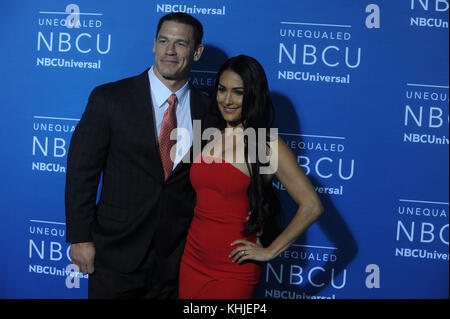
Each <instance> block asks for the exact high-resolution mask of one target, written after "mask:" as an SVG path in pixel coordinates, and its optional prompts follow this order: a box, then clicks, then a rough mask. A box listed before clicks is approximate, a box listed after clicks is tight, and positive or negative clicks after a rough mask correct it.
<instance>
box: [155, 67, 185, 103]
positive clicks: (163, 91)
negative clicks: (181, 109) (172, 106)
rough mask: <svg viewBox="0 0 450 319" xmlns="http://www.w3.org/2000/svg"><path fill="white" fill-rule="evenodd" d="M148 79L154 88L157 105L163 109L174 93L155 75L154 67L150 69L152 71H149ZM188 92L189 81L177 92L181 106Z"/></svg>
mask: <svg viewBox="0 0 450 319" xmlns="http://www.w3.org/2000/svg"><path fill="white" fill-rule="evenodd" d="M148 78H149V80H150V87H151V88H152V93H153V94H154V97H155V100H156V104H157V106H158V107H159V108H161V107H162V106H163V105H164V103H165V102H166V101H167V99H168V98H169V96H171V95H172V93H173V92H172V91H171V90H170V89H169V88H168V87H167V86H165V85H164V83H162V82H161V80H160V79H158V77H157V76H156V75H155V72H154V71H153V66H152V67H151V68H150V70H148ZM188 91H189V83H188V81H186V83H185V84H184V86H183V87H182V88H181V89H179V90H178V91H176V92H175V94H176V95H177V99H178V105H179V106H181V105H183V104H184V103H181V102H182V101H183V100H184V99H185V98H186V95H187V92H188Z"/></svg>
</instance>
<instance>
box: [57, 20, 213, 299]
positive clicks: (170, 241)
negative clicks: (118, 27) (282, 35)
mask: <svg viewBox="0 0 450 319" xmlns="http://www.w3.org/2000/svg"><path fill="white" fill-rule="evenodd" d="M202 36H203V27H202V25H201V23H200V22H199V21H198V20H197V19H195V18H193V17H192V16H190V15H188V14H184V13H172V14H168V15H166V16H164V17H162V18H161V20H160V21H159V24H158V29H157V34H156V38H155V40H154V47H153V52H154V53H155V60H154V64H153V66H152V68H150V69H148V70H146V71H145V72H144V73H142V74H140V75H138V76H135V77H131V78H127V79H123V80H120V81H117V82H114V83H108V84H105V85H101V86H99V87H97V88H95V89H94V90H93V91H92V93H91V95H90V97H89V102H88V104H87V106H86V109H85V112H84V113H83V116H82V118H81V119H80V122H79V123H78V126H77V127H76V129H75V131H74V133H73V136H72V139H71V143H70V148H69V152H68V159H67V179H66V193H65V200H66V236H67V238H66V240H67V242H69V243H71V258H72V262H73V263H74V264H76V265H78V266H79V267H80V269H81V271H82V272H83V273H84V274H86V273H89V288H88V292H89V293H88V294H89V298H141V297H143V298H176V297H177V293H178V291H177V290H178V267H179V262H180V258H181V254H182V251H183V248H184V244H185V237H186V234H187V229H188V227H189V224H190V221H191V218H192V216H193V209H194V205H195V193H194V190H193V188H192V186H191V184H190V180H189V168H190V163H192V157H193V155H192V152H191V151H190V150H189V148H190V147H191V145H192V142H193V139H194V138H200V137H199V136H193V134H192V133H193V132H192V130H193V129H192V128H193V121H194V120H204V119H205V117H206V113H207V111H206V110H207V107H206V101H204V100H203V96H202V95H201V94H200V92H198V91H197V90H196V89H195V88H194V87H193V86H192V85H191V83H190V82H188V76H189V72H190V68H191V64H192V62H194V61H197V60H198V59H200V56H201V55H202V52H203V45H202V44H201V40H202ZM173 94H175V95H176V97H173V99H172V98H170V99H169V97H170V96H171V95H173ZM172 105H173V107H172ZM169 109H170V110H172V111H173V112H174V113H171V114H174V115H173V117H176V124H175V125H177V128H183V129H184V130H185V132H186V131H187V132H190V140H189V139H188V140H187V142H186V140H185V142H184V143H185V144H186V143H187V145H179V144H180V143H177V144H176V149H174V150H176V153H175V154H172V157H171V161H172V162H173V163H170V168H169V170H168V171H167V172H166V175H167V176H165V171H164V168H163V166H165V167H166V166H167V165H165V164H164V163H166V162H167V161H166V160H165V159H167V154H163V151H161V150H160V147H161V145H163V144H164V143H163V142H161V139H162V136H161V135H167V134H166V133H164V134H161V131H162V130H163V127H164V126H165V125H166V124H164V122H165V121H166V120H165V119H166V118H165V116H166V114H168V112H169ZM172 111H170V112H172ZM204 123H205V122H204V121H203V122H202V128H203V129H204V128H206V127H205V126H203V124H204ZM186 146H187V147H186ZM186 150H187V151H186ZM189 154H190V157H191V161H181V159H182V158H183V157H184V158H186V157H187V156H189ZM101 178H102V179H103V181H102V188H101V193H100V197H99V200H98V203H96V202H97V191H98V185H99V181H100V179H101Z"/></svg>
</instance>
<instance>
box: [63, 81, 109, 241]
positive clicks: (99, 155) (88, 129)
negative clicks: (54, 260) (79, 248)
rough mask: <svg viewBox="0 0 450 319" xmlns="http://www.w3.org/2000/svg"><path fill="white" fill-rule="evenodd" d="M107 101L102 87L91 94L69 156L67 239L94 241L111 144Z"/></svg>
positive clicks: (76, 129) (71, 144)
mask: <svg viewBox="0 0 450 319" xmlns="http://www.w3.org/2000/svg"><path fill="white" fill-rule="evenodd" d="M107 111H108V110H107V103H106V99H105V94H104V90H103V89H102V87H97V88H95V89H94V90H93V91H92V93H91V95H90V96H89V101H88V104H87V106H86V109H85V111H84V113H83V115H82V117H81V119H80V121H79V123H78V125H77V126H76V128H75V130H74V132H73V135H72V138H71V141H70V146H69V152H68V155H67V170H66V187H65V209H66V241H67V242H69V243H79V242H89V241H92V236H91V224H92V220H93V218H94V217H95V214H96V199H97V192H98V185H99V181H100V177H101V173H102V170H103V167H104V165H105V162H106V157H107V152H108V145H109V137H110V130H109V121H108V112H107Z"/></svg>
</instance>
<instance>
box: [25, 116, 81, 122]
mask: <svg viewBox="0 0 450 319" xmlns="http://www.w3.org/2000/svg"><path fill="white" fill-rule="evenodd" d="M33 118H35V119H45V120H63V121H79V120H80V119H72V118H68V117H52V116H39V115H35V116H33Z"/></svg>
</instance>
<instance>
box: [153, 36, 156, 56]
mask: <svg viewBox="0 0 450 319" xmlns="http://www.w3.org/2000/svg"><path fill="white" fill-rule="evenodd" d="M152 52H153V53H155V52H156V38H153V49H152Z"/></svg>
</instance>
